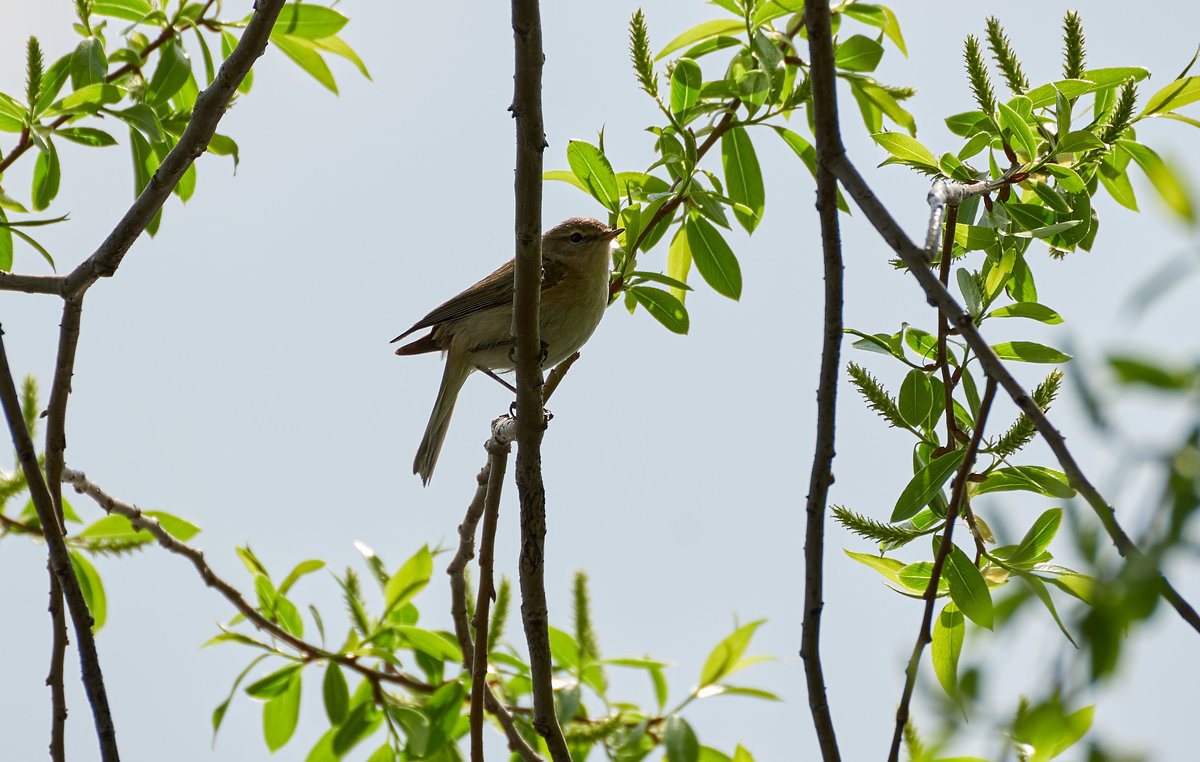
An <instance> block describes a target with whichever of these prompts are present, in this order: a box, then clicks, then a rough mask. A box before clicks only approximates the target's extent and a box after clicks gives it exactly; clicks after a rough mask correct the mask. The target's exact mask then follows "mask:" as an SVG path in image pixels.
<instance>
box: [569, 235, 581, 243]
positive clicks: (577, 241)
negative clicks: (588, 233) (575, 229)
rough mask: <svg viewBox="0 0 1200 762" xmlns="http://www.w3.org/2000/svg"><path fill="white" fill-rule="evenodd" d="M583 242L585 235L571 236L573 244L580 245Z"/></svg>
mask: <svg viewBox="0 0 1200 762" xmlns="http://www.w3.org/2000/svg"><path fill="white" fill-rule="evenodd" d="M582 240H583V233H572V234H571V243H579V242H580V241H582Z"/></svg>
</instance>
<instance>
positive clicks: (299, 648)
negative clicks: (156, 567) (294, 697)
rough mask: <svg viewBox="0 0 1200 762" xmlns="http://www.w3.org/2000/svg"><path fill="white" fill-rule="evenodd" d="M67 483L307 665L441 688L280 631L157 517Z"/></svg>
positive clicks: (83, 479)
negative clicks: (181, 561)
mask: <svg viewBox="0 0 1200 762" xmlns="http://www.w3.org/2000/svg"><path fill="white" fill-rule="evenodd" d="M62 478H63V483H64V484H70V485H71V486H72V487H74V488H75V491H76V492H80V493H82V494H85V495H87V496H88V497H90V498H91V499H92V500H95V501H96V503H97V504H98V505H99V506H100V507H101V508H103V509H104V512H105V513H115V514H117V515H119V516H124V517H125V518H126V519H128V520H129V523H130V524H132V525H133V528H134V529H136V530H140V531H144V532H149V533H150V534H151V535H152V536H153V537H154V539H155V540H156V541H158V544H159V545H161V546H162V547H163V548H164V549H165V550H167V551H169V552H171V553H174V554H176V555H179V556H183V557H184V558H186V559H187V560H189V561H191V562H192V566H194V567H195V568H196V572H197V573H198V574H199V575H200V579H202V580H203V581H204V584H205V585H208V586H209V587H211V588H213V589H214V590H216V591H217V592H218V593H220V594H221V595H222V596H223V597H224V598H225V600H227V601H229V602H230V603H231V604H232V605H233V607H234V608H235V609H237V610H238V612H239V613H240V614H241V615H242V616H244V617H246V620H247V621H248V622H249V623H250V624H251V625H253V626H254V627H256V628H257V629H259V630H261V631H262V632H265V633H266V634H268V635H270V636H271V637H272V638H274V639H275V640H278V641H280V642H282V643H285V644H286V645H287V646H288V647H289V648H291V649H292V650H294V651H296V652H297V653H299V654H301V655H302V656H303V658H304V659H305V660H306V661H316V660H319V659H323V660H326V661H331V662H336V663H337V664H339V665H341V666H342V667H345V668H346V669H350V670H353V671H355V672H357V673H359V674H360V675H362V676H363V677H365V678H367V679H368V680H370V681H371V682H372V683H392V684H395V685H400V686H403V687H405V688H408V689H409V690H411V691H416V692H418V693H433V692H434V691H435V690H437V688H438V686H436V685H430V684H429V683H424V682H421V681H420V680H414V679H413V678H411V677H409V676H408V675H404V674H400V673H397V672H385V671H380V670H376V669H371V668H370V667H367V666H365V665H363V664H360V663H359V661H358V659H355V658H351V657H347V656H343V655H341V654H338V653H335V652H333V651H327V650H326V649H324V648H321V647H320V646H317V645H314V644H312V643H309V642H308V641H306V640H303V639H302V638H298V637H296V636H295V635H293V634H291V633H290V632H288V631H287V630H285V629H283V628H282V627H280V626H279V625H278V624H277V623H275V622H273V621H271V620H270V619H267V618H266V617H265V616H263V615H262V613H261V612H259V610H258V609H257V608H255V607H254V606H252V605H250V603H249V602H248V601H247V600H246V599H245V598H244V597H242V594H241V593H240V592H239V591H238V589H237V588H236V587H234V586H233V585H231V584H230V583H228V582H226V581H225V580H224V579H222V578H221V577H220V576H218V575H217V573H216V572H214V571H213V569H212V567H211V566H209V565H208V562H207V561H206V560H205V559H204V552H203V551H201V550H197V549H196V548H193V547H192V546H190V545H188V544H187V543H184V542H181V541H179V540H177V539H175V538H174V537H172V536H171V534H170V533H169V532H167V530H165V529H163V526H162V524H161V523H159V521H158V519H156V518H154V517H153V516H146V515H144V514H143V513H142V511H141V509H140V508H138V507H137V506H135V505H131V504H129V503H126V502H123V501H121V500H118V499H116V498H114V497H113V496H111V495H109V494H108V493H107V492H105V491H104V490H102V489H101V488H100V487H99V486H97V485H96V484H95V482H92V481H91V480H90V479H88V478H87V475H86V474H84V473H83V472H82V471H74V470H72V469H70V468H64V469H63V477H62Z"/></svg>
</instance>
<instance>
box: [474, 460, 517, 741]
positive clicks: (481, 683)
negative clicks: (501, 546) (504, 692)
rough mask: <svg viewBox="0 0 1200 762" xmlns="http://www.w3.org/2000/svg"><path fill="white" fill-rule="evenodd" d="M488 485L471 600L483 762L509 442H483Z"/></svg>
mask: <svg viewBox="0 0 1200 762" xmlns="http://www.w3.org/2000/svg"><path fill="white" fill-rule="evenodd" d="M487 450H488V466H489V468H488V484H487V497H486V498H485V499H484V511H483V536H482V537H480V538H479V591H478V593H479V594H478V598H477V599H476V603H475V654H474V657H475V658H474V659H473V660H472V661H473V663H472V665H471V762H483V695H484V692H485V691H486V690H487V668H488V616H489V615H490V609H491V605H492V599H494V598H495V597H496V588H495V586H494V584H493V574H492V570H493V569H494V567H495V564H494V562H493V558H494V553H493V551H494V549H495V546H496V522H497V518H498V516H499V514H500V493H501V492H502V490H503V489H504V470H505V468H506V467H507V465H508V451H509V445H508V444H507V443H504V444H501V443H500V442H498V441H497V440H496V439H495V438H492V439H489V440H488V441H487Z"/></svg>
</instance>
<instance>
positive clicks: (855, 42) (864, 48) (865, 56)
mask: <svg viewBox="0 0 1200 762" xmlns="http://www.w3.org/2000/svg"><path fill="white" fill-rule="evenodd" d="M880 58H883V46H882V45H880V44H879V43H878V42H876V41H875V40H873V39H871V38H870V37H866V36H864V35H861V34H856V35H853V36H851V37H849V38H847V39H846V40H845V41H843V42H842V43H841V44H839V45H838V46H837V50H836V51H835V52H834V56H833V62H834V65H836V66H837V67H838V68H839V69H846V70H848V71H875V67H876V66H878V65H879V59H880Z"/></svg>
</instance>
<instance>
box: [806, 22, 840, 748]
mask: <svg viewBox="0 0 1200 762" xmlns="http://www.w3.org/2000/svg"><path fill="white" fill-rule="evenodd" d="M805 22H806V23H807V25H808V30H809V32H808V39H809V55H810V58H811V60H812V67H813V70H814V71H826V70H828V71H830V72H832V70H833V44H832V42H831V39H830V29H829V23H830V22H829V6H828V3H822V2H810V3H808V5H807V7H806V9H805ZM814 79H815V77H814ZM822 83H823V87H822V89H821V90H820V92H817V91H814V93H813V121H814V124H815V125H816V128H815V137H816V150H817V157H818V161H817V213H818V215H819V216H820V218H821V244H822V252H823V254H824V261H825V322H824V330H823V348H822V351H821V371H820V383H819V385H818V388H817V442H816V447H815V450H814V452H813V465H812V473H811V476H810V478H809V487H808V502H807V506H806V513H807V517H808V518H807V526H806V529H805V536H804V623H803V625H802V626H801V636H800V658H802V659H803V660H804V674H805V677H806V678H807V684H808V706H809V712H810V713H811V714H812V718H813V724H814V726H815V727H816V731H817V740H818V741H819V743H820V745H821V757H822V759H824V760H825V762H837V761H838V760H840V759H841V755H840V753H839V752H838V746H837V735H836V733H835V732H834V728H833V717H832V716H831V714H830V711H829V701H828V698H827V696H826V692H825V675H824V670H823V669H822V667H821V652H820V637H821V609H822V607H823V606H824V602H823V600H822V593H821V591H822V582H823V576H822V575H823V565H824V548H825V513H826V511H827V508H828V506H827V501H828V497H829V486H830V485H831V484H832V483H833V457H834V442H835V424H836V420H837V382H838V367H839V366H840V364H841V346H842V335H843V332H842V270H843V266H842V243H841V237H840V230H839V223H838V210H837V180H836V179H835V178H834V176H833V173H831V172H830V171H829V170H828V169H826V168H825V167H824V165H823V164H822V162H821V157H822V156H826V155H832V154H834V153H836V152H838V151H840V150H841V137H840V135H839V134H838V123H837V93H836V92H835V90H834V87H833V79H832V77H830V78H828V79H824V80H822Z"/></svg>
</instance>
